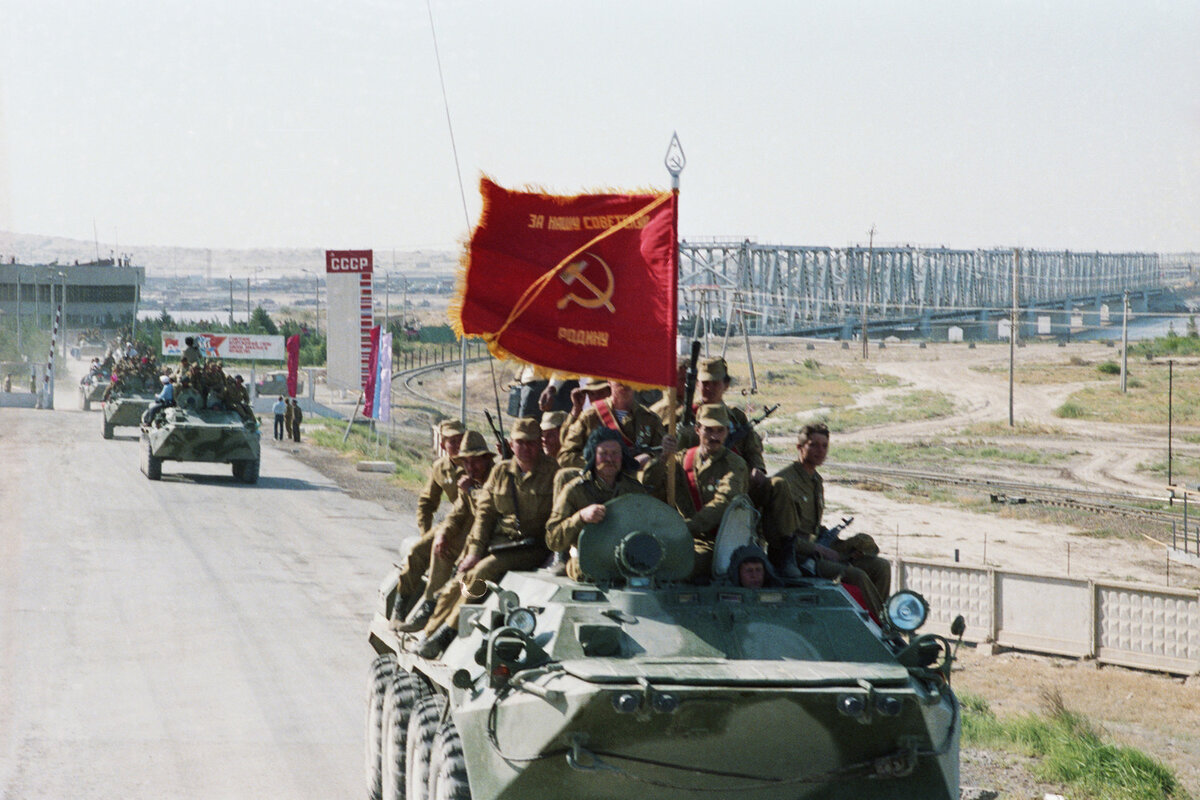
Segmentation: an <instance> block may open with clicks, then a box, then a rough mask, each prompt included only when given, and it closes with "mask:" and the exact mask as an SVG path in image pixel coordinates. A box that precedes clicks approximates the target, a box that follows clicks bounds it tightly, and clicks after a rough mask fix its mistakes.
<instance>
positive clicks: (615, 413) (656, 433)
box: [558, 381, 664, 467]
mask: <svg viewBox="0 0 1200 800" xmlns="http://www.w3.org/2000/svg"><path fill="white" fill-rule="evenodd" d="M608 388H609V396H608V397H607V398H600V399H596V400H593V401H592V407H591V408H589V409H587V410H586V411H583V412H582V413H581V414H580V415H579V418H578V419H576V420H575V421H573V422H572V423H571V427H570V428H569V429H568V430H567V435H566V438H565V439H564V440H563V446H562V452H560V453H559V454H558V463H559V465H561V466H563V467H582V466H583V445H584V443H585V442H586V441H587V439H588V436H589V435H590V434H591V432H592V431H594V430H595V429H596V428H598V427H601V426H603V427H605V428H610V429H612V430H614V431H616V432H617V433H618V434H620V437H621V441H622V442H623V443H624V445H625V446H626V447H627V448H629V449H630V450H631V451H632V452H633V454H634V456H635V457H636V458H637V459H638V463H639V464H640V465H642V466H645V465H646V464H648V463H649V462H650V458H651V450H653V449H655V448H657V447H658V446H659V445H661V444H662V437H663V433H664V431H663V426H662V422H661V421H660V420H659V418H658V415H657V414H655V413H654V412H653V411H651V410H650V409H648V408H646V407H645V406H643V405H641V404H639V403H637V402H636V401H635V400H634V391H633V388H632V387H631V386H629V385H628V384H625V383H621V382H620V381H609V382H608Z"/></svg>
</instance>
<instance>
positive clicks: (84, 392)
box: [79, 372, 109, 411]
mask: <svg viewBox="0 0 1200 800" xmlns="http://www.w3.org/2000/svg"><path fill="white" fill-rule="evenodd" d="M108 381H109V378H108V375H105V374H104V373H101V372H96V373H89V374H88V375H85V376H84V377H83V379H82V380H81V381H79V407H80V408H82V409H83V410H84V411H91V410H92V403H99V402H102V401H103V400H104V392H105V391H106V390H107V389H108Z"/></svg>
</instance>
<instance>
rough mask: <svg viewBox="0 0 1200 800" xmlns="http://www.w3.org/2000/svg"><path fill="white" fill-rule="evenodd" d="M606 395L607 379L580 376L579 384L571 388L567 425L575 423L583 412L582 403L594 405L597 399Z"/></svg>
mask: <svg viewBox="0 0 1200 800" xmlns="http://www.w3.org/2000/svg"><path fill="white" fill-rule="evenodd" d="M605 397H608V381H606V380H601V379H600V378H582V379H580V381H579V386H577V387H576V388H574V389H572V390H571V410H570V412H569V413H568V414H567V426H568V427H569V426H571V425H573V424H574V423H575V420H577V419H579V415H580V414H582V413H583V412H584V405H585V404H591V405H595V404H596V403H597V402H598V401H599V400H601V399H603V398H605Z"/></svg>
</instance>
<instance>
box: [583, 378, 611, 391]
mask: <svg viewBox="0 0 1200 800" xmlns="http://www.w3.org/2000/svg"><path fill="white" fill-rule="evenodd" d="M579 388H580V389H583V390H584V391H585V392H599V391H601V390H603V389H607V388H608V381H607V380H605V379H604V378H580V379H579Z"/></svg>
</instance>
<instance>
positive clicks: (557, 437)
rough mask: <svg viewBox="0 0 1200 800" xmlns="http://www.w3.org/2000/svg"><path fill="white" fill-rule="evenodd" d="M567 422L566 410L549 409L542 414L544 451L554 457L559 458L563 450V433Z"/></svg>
mask: <svg viewBox="0 0 1200 800" xmlns="http://www.w3.org/2000/svg"><path fill="white" fill-rule="evenodd" d="M566 422H567V412H565V411H549V412H547V413H545V414H542V423H541V428H542V452H543V453H545V454H546V455H548V456H550V457H551V458H553V459H557V458H558V454H559V453H560V452H561V451H562V435H563V432H564V431H563V428H564V427H566Z"/></svg>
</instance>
